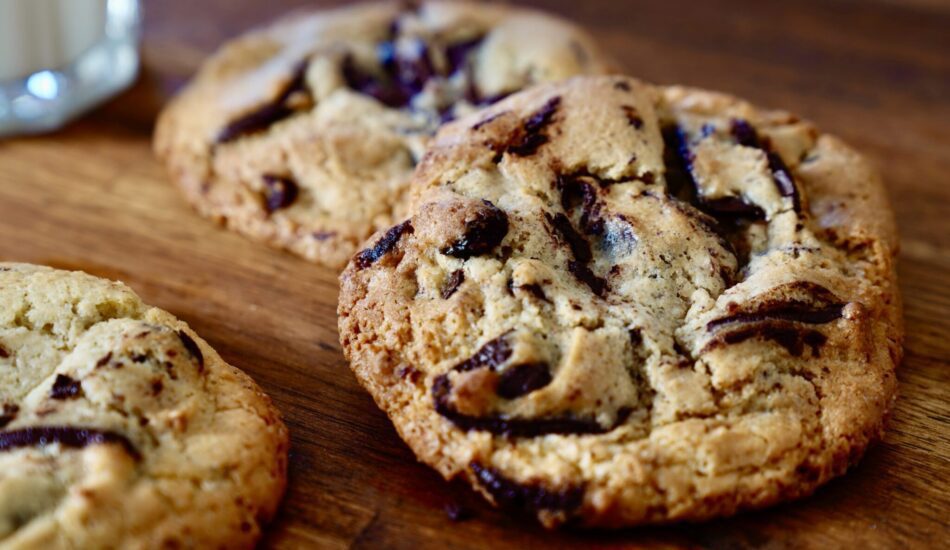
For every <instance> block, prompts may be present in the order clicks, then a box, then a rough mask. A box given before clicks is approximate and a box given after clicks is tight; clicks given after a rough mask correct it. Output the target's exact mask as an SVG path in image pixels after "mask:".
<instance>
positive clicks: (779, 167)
mask: <svg viewBox="0 0 950 550" xmlns="http://www.w3.org/2000/svg"><path fill="white" fill-rule="evenodd" d="M730 130H731V132H732V135H733V137H734V138H735V139H736V143H738V144H739V145H742V146H744V147H753V148H755V149H760V150H761V151H762V152H764V153H765V156H766V159H767V160H768V163H769V170H771V171H772V180H773V181H774V182H775V186H776V187H777V188H778V191H779V194H781V195H782V196H783V197H791V199H792V205H793V208H794V209H795V212H801V209H802V205H801V196H800V195H799V193H798V188H797V187H796V186H795V178H794V177H793V176H792V172H791V171H790V170H789V169H788V166H786V165H785V162H784V161H783V160H782V157H780V156H779V154H778V153H776V152H775V151H773V150H772V148H771V146H770V144H769V143H768V140H765V141H763V140H761V139H759V135H758V132H756V130H755V128H754V127H753V126H752V125H751V124H749V122H748V121H746V120H743V119H741V118H737V119H733V121H732V127H731V129H730Z"/></svg>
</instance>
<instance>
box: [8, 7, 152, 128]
mask: <svg viewBox="0 0 950 550" xmlns="http://www.w3.org/2000/svg"><path fill="white" fill-rule="evenodd" d="M140 10H141V8H140V5H139V1H138V0H0V137H3V136H9V135H13V134H21V133H40V132H47V131H51V130H55V129H57V128H59V127H61V126H62V125H63V124H65V123H67V122H69V121H70V120H71V119H73V118H75V117H76V116H78V115H80V114H82V113H84V112H86V111H88V110H89V109H91V108H92V107H95V106H96V105H98V104H99V103H101V102H103V101H105V100H106V99H108V98H109V97H112V96H113V95H115V94H116V93H118V92H120V91H122V90H124V89H125V88H127V87H128V86H129V85H130V84H131V83H132V82H133V81H134V80H135V76H136V74H137V73H138V68H139V58H138V38H139V27H140V21H141V12H140Z"/></svg>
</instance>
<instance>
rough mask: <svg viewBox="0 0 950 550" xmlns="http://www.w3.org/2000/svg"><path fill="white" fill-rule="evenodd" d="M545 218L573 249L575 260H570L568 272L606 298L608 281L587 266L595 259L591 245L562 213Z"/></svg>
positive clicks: (592, 290) (547, 215)
mask: <svg viewBox="0 0 950 550" xmlns="http://www.w3.org/2000/svg"><path fill="white" fill-rule="evenodd" d="M545 217H547V220H548V223H550V224H551V225H552V226H553V227H554V229H555V230H556V231H557V232H558V235H560V237H561V239H563V240H564V241H565V242H566V243H567V244H568V247H570V249H571V254H573V256H574V259H573V260H568V262H567V269H568V271H570V272H571V274H573V275H574V276H575V277H576V278H577V279H578V280H579V281H581V282H582V283H584V284H585V285H587V286H588V287H589V288H590V290H591V292H593V293H594V294H596V295H597V296H600V297H604V296H605V295H606V293H607V289H608V285H607V281H606V279H603V278H601V277H598V276H597V275H596V274H594V272H593V271H592V270H591V269H590V267H589V266H588V265H587V264H588V263H590V261H591V260H592V259H593V254H591V251H590V243H588V242H587V239H585V238H584V237H583V236H582V235H581V234H580V233H578V232H577V230H575V229H574V226H573V225H571V221H570V220H569V219H567V216H565V215H564V214H561V213H560V212H559V213H557V214H555V215H554V216H551V215H550V214H545Z"/></svg>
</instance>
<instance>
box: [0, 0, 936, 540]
mask: <svg viewBox="0 0 950 550" xmlns="http://www.w3.org/2000/svg"><path fill="white" fill-rule="evenodd" d="M304 3H306V2H301V1H284V0H269V1H267V2H251V1H246V2H234V1H226V0H213V1H211V0H205V1H201V2H198V1H195V0H173V1H172V0H164V1H159V0H152V1H150V2H146V9H147V20H146V30H145V37H144V62H145V69H144V72H143V75H142V77H141V78H140V80H139V82H138V84H136V86H135V87H134V88H133V89H132V90H131V91H130V92H128V93H126V94H125V95H124V96H122V97H120V98H118V99H116V100H114V101H113V102H111V103H110V104H109V105H107V106H105V107H103V108H101V109H99V110H98V111H96V112H94V113H92V114H91V115H89V116H88V117H86V118H85V119H84V120H82V121H80V122H77V123H75V124H73V125H71V126H70V127H69V128H67V129H65V130H64V131H61V132H59V133H57V134H54V135H51V136H46V137H39V138H29V139H17V140H9V141H5V142H3V141H0V259H3V260H19V261H28V262H36V263H44V264H49V265H52V266H56V267H63V268H75V269H82V270H85V271H88V272H89V273H93V274H95V275H101V276H105V277H110V278H115V279H121V280H123V281H125V282H127V283H128V284H130V285H131V286H132V287H133V288H134V289H135V290H136V291H138V292H139V294H141V296H142V297H143V298H144V299H145V300H146V301H147V302H149V303H151V304H154V305H157V306H160V307H163V308H166V309H168V310H170V311H172V312H173V313H175V314H176V315H178V316H179V317H181V318H182V319H184V320H186V321H188V322H189V323H190V324H191V325H192V326H193V327H194V328H195V330H197V331H198V332H199V333H201V334H202V335H203V336H204V337H205V338H206V339H207V340H208V341H209V342H210V343H211V345H213V346H214V347H216V348H217V349H218V350H219V351H220V352H221V354H222V355H223V356H224V357H225V359H226V360H228V361H229V362H231V363H232V364H234V365H236V366H238V367H240V368H242V369H244V370H245V371H247V372H248V373H249V374H251V375H252V376H253V377H254V378H255V379H256V380H257V381H258V382H259V383H260V384H261V386H263V388H264V389H265V390H266V391H267V392H268V393H269V394H270V395H271V396H273V398H274V400H275V401H276V403H277V405H278V406H279V407H280V409H281V410H282V411H283V413H284V415H285V417H286V420H287V424H288V425H289V426H290V430H291V436H292V440H293V444H292V449H291V459H290V486H289V490H288V494H287V498H286V499H285V502H284V505H283V508H282V511H281V513H280V516H279V518H278V519H277V521H276V522H275V524H274V525H273V527H272V529H270V532H269V535H268V538H267V540H266V542H265V544H266V545H267V546H272V547H279V548H298V547H327V548H334V547H354V548H380V547H391V548H440V547H448V546H452V547H492V548H496V549H500V548H503V547H512V548H518V547H521V548H525V547H528V548H530V547H550V546H555V545H557V544H560V543H573V544H582V543H587V544H597V545H611V546H638V545H656V546H669V547H680V546H686V547H708V548H786V547H788V548H806V547H807V548H827V547H833V546H846V547H858V546H864V547H866V548H885V547H891V548H893V547H919V548H935V547H939V546H943V547H946V546H947V544H950V529H948V525H947V522H948V518H950V342H948V340H950V337H948V335H950V222H948V220H950V177H948V174H950V101H948V100H947V98H948V97H950V31H948V29H950V5H948V3H947V2H942V1H938V0H917V1H915V2H912V3H898V2H857V1H856V2H845V1H843V0H838V1H826V2H817V1H805V2H787V3H785V2H783V3H779V2H758V3H755V2H748V3H733V2H726V1H721V0H713V1H707V2H680V1H675V0H673V1H663V2H654V3H650V4H647V3H642V4H639V3H632V2H616V1H611V0H584V1H573V0H560V1H556V2H549V3H548V4H547V7H548V8H550V9H552V10H553V11H556V12H559V13H562V14H564V15H567V16H569V17H571V18H573V19H575V20H577V21H579V22H581V23H583V24H585V25H587V26H588V27H589V28H590V29H592V30H593V31H594V32H595V33H596V35H597V36H598V38H599V39H600V40H601V41H602V42H603V44H604V46H605V47H606V48H607V49H609V50H610V52H612V53H613V54H614V55H616V56H617V57H618V58H619V59H620V60H621V61H622V62H624V63H625V64H626V66H627V67H628V69H629V71H630V72H631V74H634V75H637V76H641V77H643V78H646V79H650V80H655V81H659V82H683V83H688V84H693V85H700V86H706V87H711V88H718V89H723V90H726V91H730V92H733V93H736V94H739V95H741V96H745V97H748V98H749V99H752V100H754V101H756V102H759V103H761V104H763V105H767V106H776V107H784V108H787V109H789V110H792V111H795V112H797V113H799V114H801V115H803V116H805V117H808V118H810V119H812V120H814V121H816V122H817V123H818V124H819V125H820V126H821V127H823V128H824V129H825V130H828V131H831V132H834V133H837V134H839V135H841V136H843V137H844V138H846V139H847V140H848V141H850V142H851V143H852V144H854V145H856V146H857V147H858V148H859V149H861V150H863V151H864V152H865V153H867V154H868V155H869V156H870V157H871V158H873V159H874V160H875V161H876V162H877V164H878V165H879V166H880V168H881V170H882V172H883V174H884V177H885V180H886V181H887V184H888V186H889V188H890V191H891V195H892V198H893V202H894V207H895V210H896V212H897V217H898V222H899V225H900V229H901V233H902V239H901V242H902V252H901V257H900V268H899V269H900V271H899V274H900V286H901V289H902V291H903V294H904V300H905V317H906V324H907V340H906V359H905V361H904V363H903V365H902V366H901V368H900V371H899V378H900V383H901V384H900V389H901V397H900V400H899V401H898V404H897V407H896V410H895V411H894V413H893V417H892V420H891V422H890V431H889V432H888V434H887V437H886V438H885V440H884V442H883V443H882V444H880V445H878V446H876V447H874V448H873V449H872V450H871V451H870V452H869V453H868V455H867V456H866V458H865V459H864V461H863V462H862V463H861V464H860V465H859V466H858V467H857V468H856V469H854V470H853V471H852V472H851V473H850V474H848V475H847V476H846V477H844V478H842V479H839V480H836V481H834V482H832V483H830V484H829V485H828V486H826V487H824V488H823V489H821V490H820V491H819V492H818V493H817V495H815V496H814V497H813V498H810V499H807V500H804V501H802V502H797V503H791V504H786V505H782V506H779V507H777V508H774V509H771V510H766V511H761V512H755V513H749V514H743V515H740V516H738V517H736V518H732V519H727V520H720V521H712V522H709V523H706V524H702V525H677V526H670V527H664V528H646V529H635V530H628V531H623V532H607V533H604V532H600V533H584V532H558V533H550V532H545V531H544V530H543V529H540V528H539V527H537V526H536V525H534V524H533V523H531V522H526V521H524V520H523V519H522V518H519V517H517V516H511V515H509V514H504V513H500V512H497V511H495V510H493V509H491V508H490V507H489V506H488V505H486V504H484V503H483V502H482V501H481V499H480V498H478V497H476V496H474V495H473V494H472V493H471V492H470V491H469V490H468V489H467V488H465V487H461V486H459V485H455V484H447V483H445V482H443V481H442V480H441V479H440V478H439V477H438V476H437V475H436V474H435V473H433V472H432V471H430V470H429V469H428V468H426V467H424V466H421V465H419V464H417V463H416V461H415V460H414V457H413V455H412V454H411V453H410V452H409V450H408V449H407V447H406V446H405V445H404V444H403V443H402V442H401V441H400V439H399V438H398V437H397V436H396V433H395V431H394V430H393V429H392V427H391V426H390V425H389V422H388V421H387V420H386V418H385V417H384V415H383V414H381V413H380V412H379V411H378V410H377V409H376V407H375V406H374V405H373V403H372V401H371V399H370V398H369V397H368V396H367V395H366V394H365V393H364V392H363V391H361V389H360V388H359V387H358V386H357V384H356V382H355V380H354V378H353V377H352V375H351V374H350V372H349V371H348V369H347V366H346V364H345V362H344V359H343V357H342V355H341V353H340V349H339V345H338V343H337V334H336V317H335V308H336V294H337V291H336V277H335V274H334V273H332V272H330V271H328V270H324V269H321V268H318V267H315V266H311V265H308V264H306V263H304V262H302V261H299V260H297V259H296V258H294V257H292V256H290V255H287V254H284V253H281V252H275V251H271V250H268V249H265V248H262V247H259V246H256V245H254V244H253V243H251V242H248V241H246V240H244V239H243V238H241V237H239V236H237V235H234V234H230V233H227V232H225V231H222V230H220V229H218V228H217V227H215V226H213V225H212V224H211V223H209V222H206V221H204V220H202V219H200V218H198V217H197V216H196V215H194V214H193V213H192V212H191V211H190V210H189V209H188V208H187V207H186V206H185V205H184V202H183V201H182V200H181V199H180V198H179V196H178V195H177V194H176V192H175V190H174V189H173V188H172V187H171V186H170V185H169V184H168V183H167V181H166V179H165V177H164V174H163V172H162V169H161V167H160V166H159V165H158V164H157V163H156V162H155V160H154V159H153V158H152V156H151V154H150V149H149V140H150V131H151V125H152V122H153V120H154V117H155V114H156V112H157V110H158V109H159V108H160V106H161V104H162V103H163V102H164V101H165V100H166V99H167V97H168V94H169V93H171V92H172V91H174V90H175V89H177V88H178V87H179V86H180V85H181V84H182V82H184V80H185V79H186V78H187V76H188V75H189V74H190V73H191V72H192V71H193V70H194V69H195V67H196V66H197V64H198V63H199V62H200V61H201V59H202V58H203V56H205V55H206V54H207V53H208V52H210V51H211V50H212V49H213V48H214V47H215V46H216V45H217V44H218V43H219V42H220V41H221V40H223V39H225V38H226V37H228V36H231V35H233V34H235V33H237V32H239V31H241V30H243V29H245V28H247V27H248V26H250V25H252V24H254V23H255V22H259V21H262V20H265V19H266V18H267V17H270V16H272V15H275V14H278V13H280V12H281V11H283V10H285V9H286V8H288V7H290V6H295V5H300V4H304ZM536 4H541V3H540V2H537V3H536ZM450 503H457V504H460V505H462V506H464V507H465V508H467V509H468V510H470V511H471V513H472V515H473V517H472V519H470V520H468V521H464V522H459V523H453V522H451V521H450V520H449V519H448V517H447V515H446V514H445V512H444V510H443V508H444V506H446V505H447V504H450Z"/></svg>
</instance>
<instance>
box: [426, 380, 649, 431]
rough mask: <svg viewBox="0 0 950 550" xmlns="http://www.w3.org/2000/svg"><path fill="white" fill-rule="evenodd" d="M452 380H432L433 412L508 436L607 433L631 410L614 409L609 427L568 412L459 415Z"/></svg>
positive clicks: (462, 425) (467, 428)
mask: <svg viewBox="0 0 950 550" xmlns="http://www.w3.org/2000/svg"><path fill="white" fill-rule="evenodd" d="M451 393H452V382H451V381H450V380H449V376H448V374H443V375H440V376H437V377H436V378H435V380H433V382H432V401H433V404H434V406H435V410H436V412H437V413H439V414H441V415H442V416H444V417H445V418H447V419H449V420H450V421H451V422H452V423H453V424H455V425H456V426H457V427H458V428H459V429H461V430H465V431H470V430H475V431H486V432H490V433H493V434H496V435H507V436H510V437H537V436H540V435H547V434H566V435H570V434H601V433H607V432H610V431H612V430H614V429H615V428H617V427H618V426H620V425H621V424H623V423H624V422H626V420H627V418H628V417H629V416H630V413H631V412H633V410H632V409H630V408H626V407H625V408H622V409H620V410H618V411H617V419H616V421H615V422H614V424H613V425H611V426H607V427H604V426H601V425H600V424H599V423H598V422H597V420H595V419H593V418H578V417H574V416H570V415H565V416H561V417H547V418H517V417H512V418H502V417H499V416H484V417H477V416H471V415H467V414H462V413H460V412H458V411H457V410H455V409H454V408H453V407H452V405H451V404H450V403H449V396H450V395H451Z"/></svg>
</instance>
